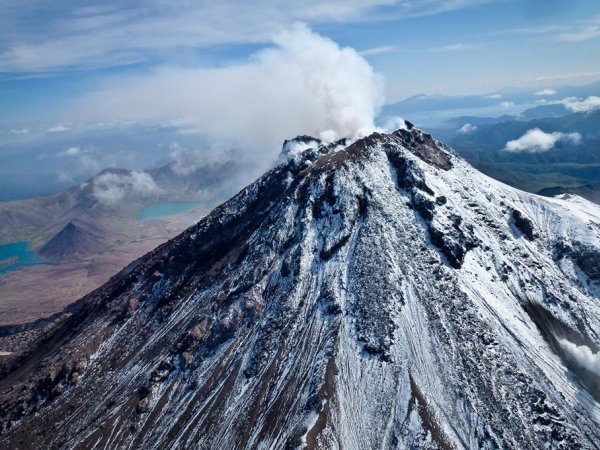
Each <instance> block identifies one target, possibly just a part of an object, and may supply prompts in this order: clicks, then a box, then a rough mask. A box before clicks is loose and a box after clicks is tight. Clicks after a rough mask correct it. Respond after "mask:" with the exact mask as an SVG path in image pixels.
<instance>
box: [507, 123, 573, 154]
mask: <svg viewBox="0 0 600 450" xmlns="http://www.w3.org/2000/svg"><path fill="white" fill-rule="evenodd" d="M559 141H563V142H570V143H573V144H579V142H580V141H581V134H579V133H561V132H558V131H555V132H553V133H545V132H544V131H542V130H540V129H539V128H533V129H531V130H529V131H527V132H526V133H525V134H524V135H523V136H521V137H520V138H519V139H515V140H513V141H508V142H507V143H506V146H505V147H504V149H505V150H506V151H509V152H515V153H519V152H524V153H543V152H546V151H548V150H550V149H552V148H554V146H555V145H556V143H557V142H559Z"/></svg>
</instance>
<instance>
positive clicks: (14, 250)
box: [0, 241, 47, 275]
mask: <svg viewBox="0 0 600 450" xmlns="http://www.w3.org/2000/svg"><path fill="white" fill-rule="evenodd" d="M45 262H47V261H44V260H42V259H39V258H38V256H37V255H36V254H35V252H34V251H33V250H31V248H30V247H29V242H27V241H20V242H11V243H10V244H4V245H0V275H3V274H5V273H8V272H12V271H13V270H16V269H18V268H20V267H23V266H30V265H32V264H44V263H45Z"/></svg>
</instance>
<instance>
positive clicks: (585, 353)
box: [558, 339, 600, 376]
mask: <svg viewBox="0 0 600 450" xmlns="http://www.w3.org/2000/svg"><path fill="white" fill-rule="evenodd" d="M558 342H559V344H560V346H561V347H562V349H563V350H564V351H565V352H566V353H567V354H568V355H569V356H570V357H571V358H572V359H573V360H574V361H575V362H576V363H577V364H578V365H579V366H581V367H583V368H585V369H587V370H589V371H590V372H593V373H595V374H596V375H598V376H600V354H599V353H594V352H592V349H591V348H589V347H588V346H587V345H575V344H573V343H572V342H569V341H567V340H566V339H561V340H559V341H558Z"/></svg>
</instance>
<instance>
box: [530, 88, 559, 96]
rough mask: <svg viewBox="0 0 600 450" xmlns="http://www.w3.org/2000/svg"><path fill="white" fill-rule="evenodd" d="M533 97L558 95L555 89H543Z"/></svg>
mask: <svg viewBox="0 0 600 450" xmlns="http://www.w3.org/2000/svg"><path fill="white" fill-rule="evenodd" d="M533 95H537V96H538V97H542V96H546V95H556V91H555V90H554V89H542V90H541V91H537V92H536V93H534V94H533Z"/></svg>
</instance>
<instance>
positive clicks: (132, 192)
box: [92, 171, 160, 205]
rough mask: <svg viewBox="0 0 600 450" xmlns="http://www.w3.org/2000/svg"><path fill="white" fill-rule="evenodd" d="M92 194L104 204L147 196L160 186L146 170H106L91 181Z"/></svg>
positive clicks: (157, 191)
mask: <svg viewBox="0 0 600 450" xmlns="http://www.w3.org/2000/svg"><path fill="white" fill-rule="evenodd" d="M93 183H94V184H93V191H92V192H93V194H94V197H96V199H97V200H98V201H99V202H101V203H103V204H105V205H114V204H117V203H119V202H120V201H121V200H123V199H125V198H127V197H142V198H144V197H148V196H150V195H154V194H158V193H159V192H160V188H159V187H158V186H157V184H156V182H155V181H154V179H153V178H152V177H151V176H150V174H148V173H146V172H137V171H132V172H123V173H120V172H106V173H103V174H101V175H99V176H97V177H96V178H94V181H93Z"/></svg>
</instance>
